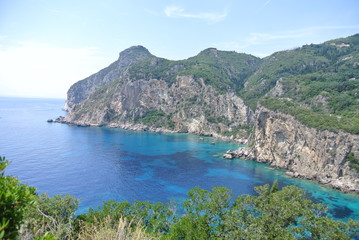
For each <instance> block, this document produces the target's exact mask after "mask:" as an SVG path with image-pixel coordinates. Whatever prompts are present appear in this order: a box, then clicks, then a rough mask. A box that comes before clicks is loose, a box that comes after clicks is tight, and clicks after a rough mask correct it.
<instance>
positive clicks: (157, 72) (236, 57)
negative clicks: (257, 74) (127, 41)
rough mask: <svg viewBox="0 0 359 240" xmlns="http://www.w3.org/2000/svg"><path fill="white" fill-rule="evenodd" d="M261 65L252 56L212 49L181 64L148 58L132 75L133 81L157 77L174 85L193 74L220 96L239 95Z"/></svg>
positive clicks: (131, 72) (132, 69)
mask: <svg viewBox="0 0 359 240" xmlns="http://www.w3.org/2000/svg"><path fill="white" fill-rule="evenodd" d="M259 63H260V59H259V58H256V57H254V56H251V55H247V54H240V53H236V52H226V51H218V50H217V49H214V48H210V49H206V50H204V51H202V52H201V53H199V54H198V55H197V56H195V57H192V58H189V59H186V60H181V61H170V60H167V59H162V58H155V59H146V60H143V61H140V62H138V63H136V64H134V65H132V66H131V67H130V69H129V74H130V78H131V79H151V78H156V79H162V80H165V81H166V82H167V83H168V84H172V83H174V82H175V81H176V77H177V76H184V75H192V76H193V77H194V78H195V79H199V78H202V79H203V80H204V82H205V83H206V84H208V85H210V86H212V87H214V88H215V89H216V90H217V91H218V92H219V93H224V92H227V91H234V92H238V91H239V90H240V89H241V88H243V84H244V83H245V80H246V79H247V78H248V77H249V76H250V75H251V74H253V73H254V71H255V70H256V68H257V66H258V65H259Z"/></svg>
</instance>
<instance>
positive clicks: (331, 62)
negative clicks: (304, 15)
mask: <svg viewBox="0 0 359 240" xmlns="http://www.w3.org/2000/svg"><path fill="white" fill-rule="evenodd" d="M358 89H359V34H357V35H354V36H352V37H348V38H345V39H338V40H332V41H328V42H326V43H323V44H318V45H314V44H311V45H306V46H303V47H302V48H298V49H295V50H291V51H283V52H278V53H274V54H273V55H271V56H269V57H267V58H264V59H259V58H256V57H254V56H251V55H248V54H240V53H236V52H226V51H219V50H217V49H214V48H209V49H206V50H204V51H202V52H200V53H199V54H198V55H197V56H194V57H192V58H189V59H186V60H181V61H170V60H167V59H163V58H158V57H155V56H153V55H152V54H151V53H150V52H149V51H148V50H147V49H146V48H144V47H141V46H136V47H131V48H129V49H127V50H125V51H123V52H121V53H120V56H119V59H118V60H117V61H116V62H114V63H113V64H111V65H110V66H109V67H107V68H105V69H103V70H101V71H100V72H98V73H96V74H94V75H92V76H90V77H88V78H86V79H84V80H82V81H79V82H78V83H75V84H74V85H73V86H72V87H71V88H70V89H69V91H68V99H67V103H66V107H65V108H66V109H67V110H68V114H67V116H66V117H65V118H61V119H59V120H58V121H59V122H64V123H72V124H77V125H82V126H88V125H90V126H109V127H119V128H126V129H133V130H149V131H161V132H186V133H194V134H200V135H207V136H216V137H222V138H225V139H228V140H234V141H238V142H241V143H244V142H247V139H248V137H249V136H250V137H249V141H250V142H251V147H250V148H248V149H245V151H244V152H243V151H242V152H241V153H240V154H237V155H236V153H233V154H232V155H231V154H229V155H227V157H231V156H240V157H247V158H251V159H255V160H257V161H259V162H266V163H268V164H270V165H272V166H275V167H278V168H283V169H287V170H288V172H287V175H288V176H292V177H302V178H307V179H312V180H315V181H317V182H320V183H322V184H327V185H329V186H332V187H334V188H338V189H341V190H344V191H352V192H359V180H358V177H359V175H358V174H359V117H358V112H359V92H358Z"/></svg>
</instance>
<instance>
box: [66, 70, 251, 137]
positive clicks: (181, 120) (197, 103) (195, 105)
mask: <svg viewBox="0 0 359 240" xmlns="http://www.w3.org/2000/svg"><path fill="white" fill-rule="evenodd" d="M98 99H106V100H105V101H97V100H98ZM149 115H151V117H152V118H153V119H151V118H149V117H148V116H149ZM64 121H66V122H70V123H74V124H77V125H92V126H103V125H105V126H110V127H122V128H128V129H142V130H144V129H151V130H158V129H160V130H161V131H172V132H188V133H195V134H203V135H217V136H219V135H220V134H221V133H225V132H229V131H231V130H233V129H234V128H237V127H238V126H243V125H248V124H251V123H252V122H253V113H252V111H251V110H250V108H249V107H247V106H245V105H244V104H243V101H242V100H241V99H240V98H239V97H238V96H236V95H235V94H233V93H225V94H218V93H217V91H216V90H215V89H214V88H213V87H211V86H208V85H206V84H205V83H204V81H203V79H199V80H198V81H196V80H195V79H194V78H193V77H192V76H178V77H177V78H176V81H175V82H174V83H173V84H171V85H169V84H168V83H166V81H164V80H159V79H150V80H136V81H125V82H122V83H120V84H116V85H115V86H114V87H113V88H110V89H108V90H107V91H103V92H101V93H97V94H94V95H92V96H90V97H89V98H88V99H87V100H85V101H83V102H82V103H80V104H78V105H77V106H76V108H74V109H73V110H72V111H70V112H69V113H68V115H67V117H66V118H65V120H64Z"/></svg>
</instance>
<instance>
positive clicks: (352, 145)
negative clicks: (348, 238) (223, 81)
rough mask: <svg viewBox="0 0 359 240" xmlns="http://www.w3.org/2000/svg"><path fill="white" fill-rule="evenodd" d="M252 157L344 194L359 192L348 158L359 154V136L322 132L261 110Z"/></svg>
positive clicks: (358, 177)
mask: <svg viewBox="0 0 359 240" xmlns="http://www.w3.org/2000/svg"><path fill="white" fill-rule="evenodd" d="M252 142H253V146H252V150H251V151H249V157H250V158H254V159H256V160H257V161H259V162H265V163H268V164H270V165H272V166H275V167H279V168H282V169H287V170H289V172H288V173H287V174H288V175H289V176H293V177H301V178H306V179H311V180H314V181H317V182H319V183H322V184H326V185H329V186H331V187H333V188H337V189H340V190H343V191H350V192H359V174H358V172H356V171H355V170H353V169H351V168H350V167H349V162H348V161H347V160H346V157H347V155H348V154H349V153H350V152H352V153H354V155H356V156H358V155H359V136H358V135H355V134H349V133H345V132H343V131H340V132H338V133H335V132H331V131H321V130H317V129H314V128H309V127H306V126H304V125H303V124H301V123H300V122H299V121H298V120H296V119H295V118H293V117H292V116H291V115H288V114H283V113H279V112H274V111H271V110H268V109H266V108H263V107H260V108H258V110H257V113H256V120H255V131H254V134H253V139H252Z"/></svg>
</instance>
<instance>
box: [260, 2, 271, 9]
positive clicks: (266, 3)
mask: <svg viewBox="0 0 359 240" xmlns="http://www.w3.org/2000/svg"><path fill="white" fill-rule="evenodd" d="M271 1H272V0H267V1H266V2H265V3H264V4H263V6H262V8H265V7H266V6H267V5H268V4H269V3H270V2H271Z"/></svg>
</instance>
